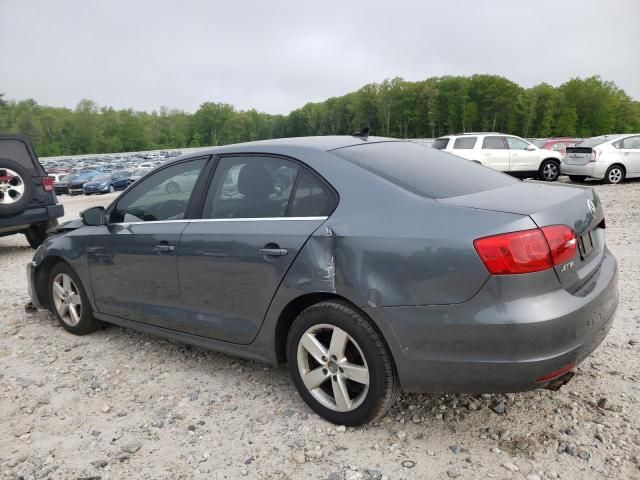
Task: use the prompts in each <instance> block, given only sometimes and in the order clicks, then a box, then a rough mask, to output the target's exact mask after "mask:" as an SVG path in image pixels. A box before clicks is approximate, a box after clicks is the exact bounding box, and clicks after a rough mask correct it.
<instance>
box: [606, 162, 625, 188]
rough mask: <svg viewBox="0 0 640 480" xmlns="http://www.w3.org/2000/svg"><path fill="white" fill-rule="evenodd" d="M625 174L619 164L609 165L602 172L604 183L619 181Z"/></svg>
mask: <svg viewBox="0 0 640 480" xmlns="http://www.w3.org/2000/svg"><path fill="white" fill-rule="evenodd" d="M625 176H626V172H625V170H624V168H623V167H622V166H621V165H611V166H610V167H609V168H607V171H606V172H605V174H604V183H612V184H617V183H621V182H622V181H623V180H624V177H625Z"/></svg>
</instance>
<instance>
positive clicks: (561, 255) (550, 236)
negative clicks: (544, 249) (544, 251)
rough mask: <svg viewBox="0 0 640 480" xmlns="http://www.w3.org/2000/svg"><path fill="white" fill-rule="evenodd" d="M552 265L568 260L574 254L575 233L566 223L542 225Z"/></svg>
mask: <svg viewBox="0 0 640 480" xmlns="http://www.w3.org/2000/svg"><path fill="white" fill-rule="evenodd" d="M542 233H543V234H544V238H546V239H547V243H548V244H549V250H550V251H551V259H552V260H553V264H554V265H560V264H561V263H565V262H568V261H569V260H571V259H572V258H573V256H574V255H575V254H576V234H575V233H573V230H571V229H570V228H569V227H567V226H566V225H551V226H550V227H542Z"/></svg>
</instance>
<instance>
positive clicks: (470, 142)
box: [453, 137, 478, 150]
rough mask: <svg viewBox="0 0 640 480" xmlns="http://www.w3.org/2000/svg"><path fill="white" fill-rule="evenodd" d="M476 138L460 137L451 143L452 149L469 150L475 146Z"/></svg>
mask: <svg viewBox="0 0 640 480" xmlns="http://www.w3.org/2000/svg"><path fill="white" fill-rule="evenodd" d="M477 139H478V137H460V138H456V141H455V142H454V143H453V149H454V150H456V149H461V150H471V149H473V147H475V146H476V140H477Z"/></svg>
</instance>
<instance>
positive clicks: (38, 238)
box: [24, 220, 58, 250]
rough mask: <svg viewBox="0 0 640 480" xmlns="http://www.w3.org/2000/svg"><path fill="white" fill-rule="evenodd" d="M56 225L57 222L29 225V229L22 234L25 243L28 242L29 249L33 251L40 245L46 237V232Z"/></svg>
mask: <svg viewBox="0 0 640 480" xmlns="http://www.w3.org/2000/svg"><path fill="white" fill-rule="evenodd" d="M56 225H58V220H52V221H50V222H44V223H37V224H35V225H31V226H30V227H29V229H28V230H27V231H25V232H24V236H25V237H27V242H29V245H30V246H31V248H33V249H34V250H35V249H36V248H38V247H39V246H40V245H42V242H44V241H45V239H46V238H47V236H48V233H47V230H49V229H50V228H51V227H55V226H56Z"/></svg>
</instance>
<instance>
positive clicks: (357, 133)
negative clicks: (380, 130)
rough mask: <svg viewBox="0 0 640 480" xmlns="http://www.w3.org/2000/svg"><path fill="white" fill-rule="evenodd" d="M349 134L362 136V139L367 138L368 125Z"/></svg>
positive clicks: (357, 136)
mask: <svg viewBox="0 0 640 480" xmlns="http://www.w3.org/2000/svg"><path fill="white" fill-rule="evenodd" d="M351 136H352V137H356V138H362V139H363V140H367V139H368V138H369V127H364V128H363V129H362V130H361V131H359V132H353V133H352V134H351Z"/></svg>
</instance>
